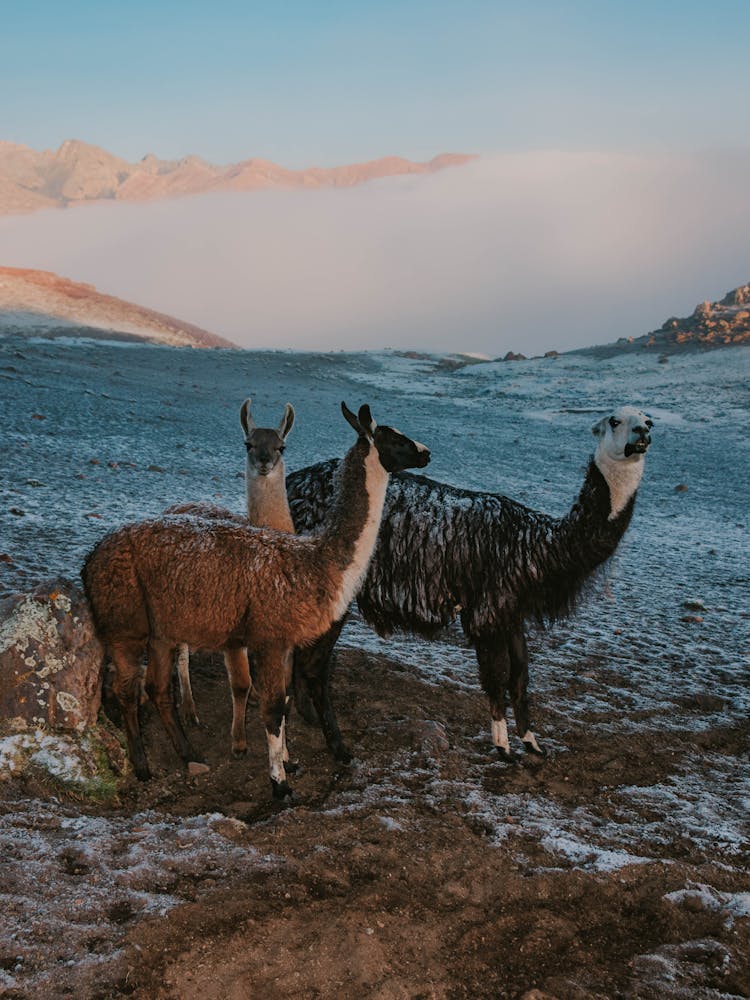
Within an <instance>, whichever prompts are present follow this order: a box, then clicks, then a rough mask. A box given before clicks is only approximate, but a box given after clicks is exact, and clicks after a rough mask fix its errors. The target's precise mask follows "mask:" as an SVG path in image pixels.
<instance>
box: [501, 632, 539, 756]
mask: <svg viewBox="0 0 750 1000" xmlns="http://www.w3.org/2000/svg"><path fill="white" fill-rule="evenodd" d="M508 656H509V657H510V683H509V685H508V686H509V689H510V698H511V702H512V704H513V715H514V717H515V720H516V730H517V731H518V734H519V736H520V737H521V739H522V741H523V748H524V750H525V751H526V753H531V754H536V755H537V756H539V757H546V753H545V751H544V750H542V748H541V747H540V746H539V744H538V743H537V741H536V736H535V735H534V733H533V732H532V730H531V723H530V721H529V650H528V647H527V645H526V636H525V635H524V632H523V626H521V625H519V627H518V628H517V629H515V630H514V631H513V632H511V633H510V634H509V636H508Z"/></svg>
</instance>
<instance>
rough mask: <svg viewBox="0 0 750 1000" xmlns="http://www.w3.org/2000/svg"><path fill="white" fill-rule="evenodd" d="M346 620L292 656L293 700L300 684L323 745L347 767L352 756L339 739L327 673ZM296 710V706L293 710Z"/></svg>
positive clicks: (339, 731) (329, 674) (329, 678)
mask: <svg viewBox="0 0 750 1000" xmlns="http://www.w3.org/2000/svg"><path fill="white" fill-rule="evenodd" d="M345 621H346V616H344V617H343V618H341V619H340V620H339V621H337V622H334V623H333V625H332V626H331V627H330V628H329V630H328V631H327V632H326V633H325V634H324V635H322V636H321V637H320V639H318V640H317V642H315V643H313V645H312V646H309V647H307V648H306V649H297V650H295V652H294V677H295V698H296V690H297V686H298V685H300V684H301V683H304V685H305V687H306V689H307V691H308V692H309V694H310V696H311V697H312V702H313V705H314V706H315V711H316V713H317V716H318V720H319V722H320V728H321V729H322V730H323V736H324V737H325V741H326V745H327V746H328V749H329V750H330V751H331V753H332V754H333V757H334V759H335V760H337V761H339V762H340V763H342V764H348V763H349V762H350V761H351V759H352V755H351V753H350V752H349V750H348V749H347V747H346V745H345V744H344V741H343V739H342V737H341V730H340V729H339V724H338V721H337V719H336V712H335V711H334V708H333V702H332V701H331V673H332V659H331V654H332V652H333V647H334V646H335V645H336V642H337V640H338V637H339V636H340V635H341V629H342V628H343V627H344V622H345ZM297 707H298V708H299V704H298V706H297Z"/></svg>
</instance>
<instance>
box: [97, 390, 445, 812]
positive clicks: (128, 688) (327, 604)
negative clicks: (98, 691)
mask: <svg viewBox="0 0 750 1000" xmlns="http://www.w3.org/2000/svg"><path fill="white" fill-rule="evenodd" d="M341 409H342V412H343V414H344V417H345V418H346V420H347V421H348V423H349V424H350V425H351V426H352V427H353V428H354V430H355V431H356V432H357V440H356V442H355V443H354V445H353V446H352V447H351V448H350V449H349V451H348V452H347V454H346V456H345V457H344V459H343V461H342V463H341V468H340V472H339V475H338V477H337V487H336V494H335V496H334V498H333V503H332V505H331V509H330V513H329V517H328V518H327V520H326V524H325V526H324V528H323V530H322V532H321V533H320V534H319V535H313V536H307V537H299V536H295V535H289V534H287V533H284V532H278V531H273V530H270V529H266V528H252V527H250V526H248V525H246V524H243V523H239V522H238V521H237V520H236V519H235V520H229V519H227V520H218V519H216V520H214V519H208V518H205V519H204V518H191V517H186V516H183V515H166V516H162V517H161V518H156V519H154V520H149V521H140V522H137V523H135V524H129V525H125V526H124V527H122V528H119V529H117V530H115V531H113V532H111V533H110V534H108V535H106V536H105V537H104V538H103V539H102V540H101V541H100V542H99V543H98V544H97V545H96V547H95V548H94V549H93V551H92V552H91V553H90V554H89V555H88V557H87V559H86V561H85V562H84V565H83V569H82V574H81V575H82V577H83V584H84V588H85V591H86V595H87V597H88V599H89V603H90V605H91V609H92V612H93V617H94V623H95V625H96V629H97V632H98V634H99V638H100V639H101V641H102V644H103V646H104V648H105V650H106V652H107V653H108V654H109V655H110V657H111V658H112V662H113V664H114V668H115V679H114V684H113V688H114V693H115V696H116V697H117V699H118V701H119V703H120V706H121V708H122V714H123V721H124V725H125V732H126V736H127V740H128V750H129V753H130V758H131V760H132V762H133V766H134V769H135V773H136V775H137V776H138V777H139V778H141V779H142V780H145V779H147V778H149V777H150V772H149V767H148V761H147V759H146V752H145V749H144V746H143V739H142V736H141V731H140V725H139V721H138V692H139V688H140V675H141V658H142V656H143V653H144V650H147V652H148V667H147V670H146V691H147V693H148V695H149V697H150V698H151V700H152V701H153V703H154V705H155V706H156V708H157V710H158V712H159V715H160V716H161V719H162V722H163V723H164V727H165V729H166V731H167V733H168V734H169V736H170V738H171V740H172V743H173V744H174V747H175V749H176V750H177V752H178V753H179V755H180V756H181V757H182V759H183V761H185V762H186V763H187V762H189V761H195V760H196V759H198V758H197V754H196V751H195V750H194V749H193V747H192V746H191V744H190V742H189V740H188V738H187V736H186V735H185V732H184V730H183V728H182V724H181V722H180V719H179V716H178V714H177V711H176V708H175V705H174V702H173V700H172V691H171V688H172V660H173V655H174V650H175V647H176V646H178V645H179V644H180V643H185V642H186V643H187V644H188V645H189V646H192V647H193V648H203V649H215V650H222V651H223V650H226V649H239V648H242V647H246V648H247V650H248V653H249V654H250V655H251V656H252V658H253V662H254V664H255V671H256V680H257V685H258V692H259V700H260V710H261V716H262V718H263V721H264V723H265V728H266V738H267V741H268V757H269V771H270V777H271V786H272V790H273V795H274V797H275V798H283V797H284V796H286V795H289V794H290V792H291V789H290V788H289V784H288V782H287V776H286V770H285V768H284V759H283V747H284V724H285V723H284V720H285V713H286V709H287V706H288V701H287V693H286V689H287V679H286V664H287V660H288V657H289V655H290V652H291V651H292V650H293V649H294V648H295V647H297V646H308V645H310V644H311V643H312V642H314V641H315V640H316V639H317V638H318V637H319V636H321V635H323V634H324V633H325V632H326V631H327V630H328V629H329V628H330V627H331V626H332V625H333V623H334V622H336V621H338V620H339V619H340V618H341V617H342V615H343V614H344V612H345V611H346V609H347V607H348V606H349V603H350V601H351V600H352V598H353V597H354V595H355V594H356V593H357V591H358V589H359V587H360V585H361V583H362V580H363V578H364V575H365V573H366V572H367V567H368V564H369V561H370V557H371V556H372V552H373V549H374V547H375V543H376V541H377V535H378V529H379V527H380V519H381V517H382V513H383V502H384V499H385V491H386V488H387V486H388V479H389V474H390V473H391V472H397V471H400V470H402V469H407V468H423V467H424V466H425V465H427V463H428V462H429V459H430V453H429V451H428V449H427V448H425V446H424V445H420V444H418V443H416V442H414V441H412V440H411V439H410V438H408V437H406V436H405V435H404V434H401V433H400V432H399V431H396V430H394V429H393V428H391V427H381V426H378V425H377V424H376V423H375V421H374V420H373V418H372V415H371V413H370V408H369V407H368V406H366V405H365V406H362V407H360V410H359V414H358V415H357V416H355V415H354V414H353V413H352V412H351V411H350V410H349V409H348V408H347V407H346V405H345V404H344V403H342V404H341Z"/></svg>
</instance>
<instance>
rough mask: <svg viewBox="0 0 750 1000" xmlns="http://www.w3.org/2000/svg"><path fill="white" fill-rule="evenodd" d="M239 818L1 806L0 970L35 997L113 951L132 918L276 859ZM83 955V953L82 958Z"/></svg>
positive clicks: (35, 804)
mask: <svg viewBox="0 0 750 1000" xmlns="http://www.w3.org/2000/svg"><path fill="white" fill-rule="evenodd" d="M246 840H247V829H246V827H245V824H244V823H242V822H240V821H239V820H237V819H229V818H227V817H226V816H223V815H221V814H219V813H215V814H209V815H199V816H193V817H189V818H184V819H180V818H177V817H174V816H169V815H168V814H164V813H156V812H154V811H148V812H144V813H136V814H135V815H133V816H128V817H121V818H113V817H101V816H98V817H97V816H82V815H77V814H76V812H75V811H74V810H73V809H71V807H69V806H63V805H61V804H59V803H55V802H40V801H34V800H29V801H20V802H14V803H13V804H12V807H11V806H9V805H8V804H5V806H4V808H3V813H2V815H0V844H1V845H2V856H3V862H2V869H3V877H2V884H1V885H0V941H2V955H1V956H0V968H3V969H4V970H5V984H4V985H5V986H6V988H9V987H11V986H13V985H14V984H15V981H18V985H20V983H21V982H22V983H23V986H24V989H25V990H27V991H29V992H30V993H33V992H34V990H37V991H38V992H37V993H36V995H37V996H42V995H48V996H51V995H52V993H51V992H50V993H46V992H45V991H46V990H47V989H50V990H51V989H52V984H53V983H54V984H55V985H56V986H59V985H60V982H61V981H65V979H66V976H65V973H64V970H66V969H75V971H76V975H78V974H80V971H81V968H80V967H81V963H82V962H83V963H84V964H85V963H86V962H87V961H89V960H90V961H92V962H94V963H97V964H102V963H105V962H107V961H110V960H112V959H115V958H116V957H117V955H118V950H119V947H120V944H121V942H122V940H123V938H124V936H125V934H126V932H127V930H128V928H129V926H130V925H131V924H132V922H133V921H136V920H139V919H141V918H143V917H145V916H162V917H163V916H164V915H165V914H166V913H167V912H168V911H169V910H170V909H171V908H172V907H174V906H177V905H179V903H180V902H182V901H184V900H185V899H186V898H188V899H191V898H195V896H196V895H198V894H199V893H200V891H201V887H205V886H206V885H214V884H215V883H216V880H217V879H219V878H227V877H228V876H230V875H231V874H232V873H234V874H236V875H237V876H238V877H247V875H248V873H250V872H251V871H254V870H257V869H258V868H261V867H264V866H266V867H267V866H269V865H272V864H274V861H273V859H272V858H269V857H261V856H259V855H258V853H257V852H256V851H254V850H253V849H252V847H250V846H249V845H248V844H247V843H246ZM87 956H88V957H87Z"/></svg>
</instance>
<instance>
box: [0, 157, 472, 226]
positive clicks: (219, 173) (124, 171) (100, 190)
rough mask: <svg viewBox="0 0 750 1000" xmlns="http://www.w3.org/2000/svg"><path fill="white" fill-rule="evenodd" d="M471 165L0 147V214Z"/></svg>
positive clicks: (350, 182) (348, 181)
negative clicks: (231, 159)
mask: <svg viewBox="0 0 750 1000" xmlns="http://www.w3.org/2000/svg"><path fill="white" fill-rule="evenodd" d="M472 159H475V157H474V156H472V155H469V154H463V153H442V154H441V155H439V156H435V157H434V158H433V159H431V160H429V161H428V162H426V163H415V162H413V161H411V160H405V159H403V158H402V157H399V156H386V157H383V158H381V159H378V160H370V161H369V162H367V163H353V164H349V165H347V166H342V167H309V168H306V169H304V170H288V169H286V168H285V167H280V166H278V165H277V164H276V163H271V162H270V161H269V160H262V159H258V158H255V157H253V158H251V159H248V160H242V161H241V162H239V163H232V164H229V165H228V166H216V165H214V164H212V163H208V162H207V161H206V160H203V159H201V157H199V156H186V157H183V158H182V159H180V160H160V159H159V158H158V157H156V156H154V155H153V154H152V153H149V154H148V155H147V156H144V157H143V159H142V160H139V161H138V162H137V163H129V162H128V161H127V160H123V159H121V158H120V157H119V156H115V155H114V154H113V153H109V152H107V150H105V149H100V148H99V147H98V146H92V145H90V144H88V143H86V142H80V141H79V140H77V139H68V140H66V141H65V142H63V144H62V145H61V146H60V147H59V149H56V150H43V151H42V152H38V151H37V150H34V149H31V148H29V147H28V146H22V145H19V144H17V143H13V142H5V141H0V215H10V214H18V213H23V212H35V211H37V210H38V209H41V208H55V207H58V208H62V207H66V206H70V205H80V204H82V203H84V202H91V201H102V200H106V201H153V200H156V199H159V198H178V197H182V196H185V195H191V194H201V193H205V192H207V191H258V190H261V189H266V188H307V189H314V188H325V187H352V186H354V185H355V184H363V183H365V182H367V181H372V180H378V179H380V178H383V177H396V176H399V175H403V174H431V173H434V172H435V171H437V170H443V169H445V168H446V167H455V166H461V165H463V164H464V163H468V162H469V161H470V160H472Z"/></svg>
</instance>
